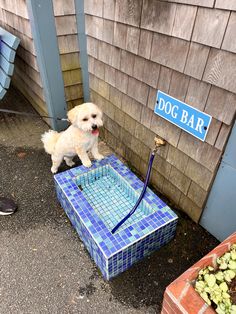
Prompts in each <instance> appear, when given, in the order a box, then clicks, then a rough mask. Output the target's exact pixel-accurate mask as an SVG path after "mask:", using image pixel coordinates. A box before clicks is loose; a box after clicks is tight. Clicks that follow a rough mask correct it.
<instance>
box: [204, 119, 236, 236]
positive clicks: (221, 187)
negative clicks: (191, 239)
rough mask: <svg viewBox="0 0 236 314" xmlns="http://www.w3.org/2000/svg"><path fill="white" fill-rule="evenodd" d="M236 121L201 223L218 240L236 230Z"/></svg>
mask: <svg viewBox="0 0 236 314" xmlns="http://www.w3.org/2000/svg"><path fill="white" fill-rule="evenodd" d="M235 143H236V122H235V123H234V127H233V129H232V132H231V134H230V137H229V140H228V143H227V146H226V149H225V153H224V155H223V158H222V161H221V164H220V167H219V169H218V172H217V175H216V178H215V180H214V183H213V186H212V189H211V191H210V194H209V197H208V200H207V203H206V207H205V208H204V211H203V213H202V216H201V219H200V225H201V226H203V227H204V228H205V229H206V230H207V231H209V232H210V233H211V234H213V235H214V236H215V237H216V238H217V239H218V240H220V241H223V240H225V239H226V238H227V237H228V236H229V235H230V234H232V233H233V232H235V231H236V211H235V203H236V193H235V191H236V149H235V147H236V145H235Z"/></svg>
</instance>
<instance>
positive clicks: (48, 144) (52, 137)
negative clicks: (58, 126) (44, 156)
mask: <svg viewBox="0 0 236 314" xmlns="http://www.w3.org/2000/svg"><path fill="white" fill-rule="evenodd" d="M59 137H60V133H58V132H56V131H53V130H49V131H48V132H45V133H44V134H43V135H42V137H41V141H42V142H43V145H44V149H45V151H46V152H47V153H48V154H50V155H52V154H53V152H54V150H55V146H56V142H57V141H58V138H59Z"/></svg>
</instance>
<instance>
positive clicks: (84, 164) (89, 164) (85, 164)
mask: <svg viewBox="0 0 236 314" xmlns="http://www.w3.org/2000/svg"><path fill="white" fill-rule="evenodd" d="M83 166H85V167H86V168H90V167H91V166H92V163H91V161H90V160H88V161H85V162H83Z"/></svg>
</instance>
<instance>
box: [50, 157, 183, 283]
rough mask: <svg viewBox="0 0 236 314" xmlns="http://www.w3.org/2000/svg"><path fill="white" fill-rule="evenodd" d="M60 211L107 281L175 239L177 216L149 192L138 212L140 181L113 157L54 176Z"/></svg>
mask: <svg viewBox="0 0 236 314" xmlns="http://www.w3.org/2000/svg"><path fill="white" fill-rule="evenodd" d="M54 180H55V185H56V192H57V197H58V200H59V202H60V203H61V206H62V207H63V209H64V210H65V212H66V214H67V216H68V217H69V219H70V221H71V223H72V224H73V226H74V227H75V229H76V231H77V233H78V234H79V236H80V238H81V239H82V241H83V242H84V244H85V246H86V248H87V250H88V251H89V253H90V255H91V256H92V258H93V260H94V261H95V263H96V264H97V266H98V267H99V268H100V270H101V272H102V274H103V276H104V278H105V279H107V280H110V279H111V278H113V277H115V276H117V275H118V274H120V273H121V272H123V271H125V270H127V269H128V268H130V267H131V266H132V265H133V264H134V263H136V262H138V261H139V260H141V259H143V258H144V257H146V256H148V255H150V254H151V253H152V252H154V251H156V250H158V249H159V248H160V247H162V246H163V245H164V244H166V243H167V242H169V241H170V240H171V239H172V238H173V237H174V235H175V231H176V225H177V219H178V217H177V216H176V214H175V213H174V212H173V211H172V210H171V209H170V208H169V207H168V206H167V205H166V204H165V203H164V202H163V201H162V200H161V199H160V198H159V197H158V196H156V195H155V194H154V193H153V192H152V191H151V190H150V189H149V188H148V189H147V192H146V193H145V196H144V199H143V200H142V202H141V203H140V205H139V206H138V208H137V210H136V212H135V213H134V214H133V215H132V216H131V217H130V218H129V219H128V220H127V221H126V222H125V223H124V224H123V225H122V226H121V227H120V228H119V229H118V230H117V231H116V233H115V234H112V233H111V230H112V229H113V227H114V226H115V225H116V224H117V223H118V222H119V221H120V220H121V219H122V218H123V217H124V216H126V214H128V212H129V211H130V210H131V209H132V208H133V206H134V204H135V203H136V201H137V199H138V197H139V195H140V193H141V191H142V188H143V182H142V181H140V180H139V179H138V178H137V177H136V176H135V175H134V174H133V173H132V172H131V170H129V169H128V168H127V167H126V166H125V165H124V164H123V163H122V162H121V161H120V160H119V159H117V158H116V157H115V156H114V155H111V156H108V157H106V158H105V159H103V160H101V161H95V162H94V163H93V165H92V167H91V168H86V167H84V166H79V167H76V168H73V169H71V170H68V171H65V172H62V173H59V174H56V175H55V176H54Z"/></svg>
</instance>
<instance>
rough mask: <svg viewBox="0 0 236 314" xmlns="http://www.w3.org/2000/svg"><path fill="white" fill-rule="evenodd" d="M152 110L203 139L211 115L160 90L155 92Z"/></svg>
mask: <svg viewBox="0 0 236 314" xmlns="http://www.w3.org/2000/svg"><path fill="white" fill-rule="evenodd" d="M154 112H155V113H156V114H157V115H159V116H161V117H162V118H164V119H166V120H168V121H169V122H171V123H173V124H175V125H176V126H178V127H179V128H181V129H183V130H185V131H186V132H188V133H190V134H192V135H193V136H195V137H197V138H198V139H200V140H202V141H204V140H205V138H206V135H207V131H208V129H209V125H210V123H211V116H209V115H208V114H206V113H204V112H202V111H199V110H197V109H195V108H193V107H191V106H189V105H187V104H185V103H183V102H182V101H180V100H177V99H175V98H173V97H171V96H170V95H167V94H165V93H163V92H161V91H158V93H157V103H156V106H155V110H154Z"/></svg>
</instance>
